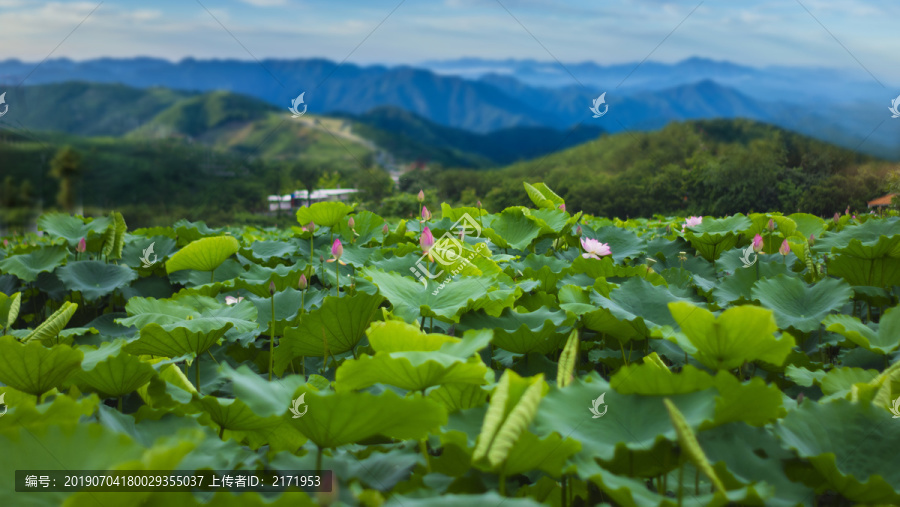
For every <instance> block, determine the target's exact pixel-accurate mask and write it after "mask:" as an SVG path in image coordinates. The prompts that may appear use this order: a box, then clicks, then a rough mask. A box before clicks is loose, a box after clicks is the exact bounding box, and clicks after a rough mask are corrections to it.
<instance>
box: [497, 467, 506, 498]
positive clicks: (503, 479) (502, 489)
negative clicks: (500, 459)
mask: <svg viewBox="0 0 900 507" xmlns="http://www.w3.org/2000/svg"><path fill="white" fill-rule="evenodd" d="M505 467H506V465H504V469H503V470H500V484H499V488H500V496H506V469H505Z"/></svg>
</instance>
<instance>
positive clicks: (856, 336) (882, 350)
mask: <svg viewBox="0 0 900 507" xmlns="http://www.w3.org/2000/svg"><path fill="white" fill-rule="evenodd" d="M823 324H824V325H825V329H826V330H827V331H833V332H835V333H838V334H840V335H841V336H843V337H845V338H847V339H848V340H850V341H851V342H853V343H855V344H857V345H859V346H860V347H863V348H864V349H866V350H869V351H872V352H875V353H877V354H881V355H888V354H890V353H891V352H893V351H895V350H897V349H898V348H900V307H894V308H889V309H888V310H886V311H885V312H884V314H883V315H882V316H881V321H880V322H879V323H878V326H877V328H876V329H872V328H871V327H869V326H867V325H865V324H863V323H862V322H861V321H860V320H859V319H857V318H856V317H853V316H851V315H829V316H828V317H826V318H825V321H824V322H823Z"/></svg>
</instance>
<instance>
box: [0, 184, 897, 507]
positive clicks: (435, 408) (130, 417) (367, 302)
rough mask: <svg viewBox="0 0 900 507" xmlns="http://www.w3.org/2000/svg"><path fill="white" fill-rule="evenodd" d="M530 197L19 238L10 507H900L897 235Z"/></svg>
mask: <svg viewBox="0 0 900 507" xmlns="http://www.w3.org/2000/svg"><path fill="white" fill-rule="evenodd" d="M525 194H527V195H528V197H529V198H530V199H531V201H532V203H533V204H532V205H531V206H529V207H525V206H514V207H510V208H507V209H505V210H503V211H502V212H499V213H487V212H486V211H484V210H482V209H480V208H478V207H469V208H453V207H451V206H449V205H447V204H442V205H441V207H440V211H439V212H438V211H437V210H435V213H434V215H433V216H431V217H426V219H424V220H417V219H414V220H409V221H407V220H401V221H400V222H399V223H396V224H386V222H385V220H384V218H383V217H381V216H378V215H376V214H374V213H372V212H369V211H359V210H356V209H353V208H352V207H350V206H346V205H344V204H341V203H319V204H314V205H313V206H310V207H308V208H303V209H301V210H299V211H298V212H297V216H296V221H297V222H298V223H299V224H301V225H303V227H300V226H297V225H295V226H293V227H291V228H289V229H259V228H254V227H242V228H222V229H217V228H210V227H208V226H207V225H206V224H204V223H202V222H189V221H186V220H179V221H177V222H176V223H174V225H172V226H169V227H155V228H149V229H136V230H129V229H128V227H127V225H126V221H125V217H124V216H122V215H121V214H119V213H115V212H113V213H111V214H110V215H109V216H103V217H97V218H93V219H90V218H83V217H80V216H72V215H68V214H61V213H53V214H47V215H44V216H43V217H41V219H40V220H39V227H40V230H41V232H42V235H41V236H40V237H38V236H37V235H35V234H30V235H28V236H26V237H18V236H16V237H7V238H3V239H4V241H3V244H2V247H0V400H2V402H3V403H5V405H6V409H7V411H6V413H5V415H4V416H3V417H0V449H3V452H4V454H5V455H6V457H7V458H8V459H5V460H0V504H3V505H18V504H19V503H21V502H20V501H19V499H20V497H21V495H23V494H25V493H15V492H14V491H15V488H14V485H13V480H14V477H15V476H16V474H14V473H13V472H14V470H18V469H28V470H48V469H59V468H64V469H66V470H92V469H94V470H107V469H109V470H112V469H122V470H125V469H127V470H155V471H167V470H184V471H196V470H201V469H216V470H229V469H242V470H257V471H265V472H266V475H272V474H274V473H278V472H280V471H287V470H332V471H334V480H335V484H334V485H333V487H332V488H331V491H330V493H318V494H317V493H312V492H309V493H306V492H300V491H297V489H293V490H289V491H287V492H282V493H257V492H252V493H246V494H243V495H242V496H240V497H239V499H238V497H236V496H235V494H234V492H233V491H231V490H230V489H229V490H228V491H224V490H222V491H217V492H215V493H214V497H213V498H212V499H211V500H210V498H209V496H210V495H211V494H203V493H200V492H199V491H198V492H196V493H192V492H187V491H184V492H180V493H172V492H163V491H162V490H161V489H155V488H154V489H148V491H145V492H128V493H124V492H123V493H115V494H110V493H99V492H91V491H80V492H56V493H51V492H46V493H27V495H28V500H29V502H30V503H31V505H48V506H49V505H54V506H55V505H60V504H63V503H64V502H65V503H66V504H71V505H94V504H100V503H101V502H104V503H105V502H106V501H107V500H110V501H114V502H115V504H116V505H138V504H144V505H146V504H148V503H166V504H171V505H206V504H207V503H206V502H208V501H211V503H212V504H217V505H218V504H225V503H234V502H238V501H239V502H240V503H241V504H242V505H245V504H249V505H264V503H263V498H266V503H265V505H272V503H269V502H275V504H276V505H282V504H283V505H316V504H319V505H348V506H349V505H365V506H381V505H412V506H418V505H429V504H434V503H435V502H441V503H442V504H447V505H498V504H501V503H503V504H505V505H511V506H528V507H531V506H537V505H553V506H559V507H569V506H576V505H599V504H603V503H606V504H609V505H620V506H635V505H654V506H674V505H704V506H707V505H711V506H721V505H726V504H730V505H784V506H794V505H805V506H808V505H824V504H829V505H850V504H869V505H876V504H880V505H896V504H898V503H900V472H898V470H897V468H896V467H893V466H891V464H892V463H894V462H895V454H896V449H897V448H898V446H900V432H898V431H896V426H895V425H896V424H900V423H898V422H897V420H896V418H892V412H893V413H897V414H900V412H897V410H900V398H898V396H900V361H898V359H900V355H898V354H900V352H898V351H900V304H898V303H900V291H898V287H900V254H898V251H900V250H898V245H900V232H898V231H900V227H898V225H900V218H897V217H896V216H894V217H887V218H882V217H875V216H873V215H861V216H858V217H856V218H854V217H853V216H851V215H843V216H838V217H835V218H834V219H832V218H829V219H828V220H822V219H819V218H817V217H815V216H813V215H809V214H804V213H793V214H790V215H783V214H780V213H754V214H750V215H742V214H736V215H732V216H727V217H723V218H714V217H711V216H704V217H689V218H688V219H687V220H685V219H683V218H679V217H658V218H654V219H631V220H627V221H621V220H610V219H607V218H602V217H595V216H590V215H586V214H582V213H581V212H578V213H574V214H573V213H571V212H570V211H566V210H567V209H571V203H569V202H566V201H565V200H564V199H562V198H561V197H560V196H559V195H557V194H556V193H554V192H553V191H552V190H551V189H550V188H549V187H547V186H546V185H544V184H543V183H534V184H526V185H525V192H524V193H523V192H521V191H520V198H521V197H523V195H525ZM426 200H427V199H426ZM426 215H427V214H426ZM310 222H312V223H314V224H315V225H314V227H312V228H307V227H306V226H307V225H308V224H309V223H310ZM461 231H464V232H462V233H461ZM445 233H446V234H445ZM434 238H438V239H437V240H435V239H434ZM325 257H327V258H329V261H330V262H324V261H323V260H322V258H325ZM895 399H897V401H894V400H895ZM213 456H214V459H213V458H211V457H213ZM211 459H212V461H211ZM113 495H114V496H115V497H114V498H113Z"/></svg>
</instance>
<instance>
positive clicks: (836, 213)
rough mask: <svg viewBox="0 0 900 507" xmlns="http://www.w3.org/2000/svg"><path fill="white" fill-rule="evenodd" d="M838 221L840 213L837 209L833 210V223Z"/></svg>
mask: <svg viewBox="0 0 900 507" xmlns="http://www.w3.org/2000/svg"><path fill="white" fill-rule="evenodd" d="M840 221H841V214H840V213H838V212H837V211H835V212H834V223H835V225H836V224H837V223H838V222H840Z"/></svg>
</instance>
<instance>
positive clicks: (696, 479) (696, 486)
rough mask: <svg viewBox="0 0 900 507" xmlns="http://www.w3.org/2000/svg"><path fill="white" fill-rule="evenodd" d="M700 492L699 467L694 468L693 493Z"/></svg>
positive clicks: (697, 493)
mask: <svg viewBox="0 0 900 507" xmlns="http://www.w3.org/2000/svg"><path fill="white" fill-rule="evenodd" d="M699 494H700V469H699V468H695V469H694V495H699Z"/></svg>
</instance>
